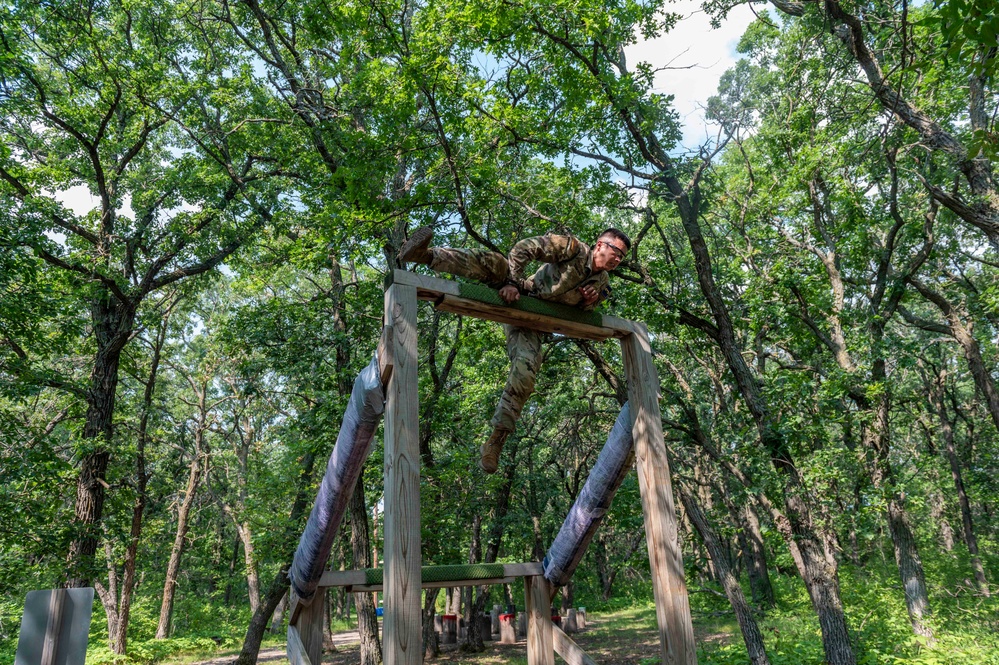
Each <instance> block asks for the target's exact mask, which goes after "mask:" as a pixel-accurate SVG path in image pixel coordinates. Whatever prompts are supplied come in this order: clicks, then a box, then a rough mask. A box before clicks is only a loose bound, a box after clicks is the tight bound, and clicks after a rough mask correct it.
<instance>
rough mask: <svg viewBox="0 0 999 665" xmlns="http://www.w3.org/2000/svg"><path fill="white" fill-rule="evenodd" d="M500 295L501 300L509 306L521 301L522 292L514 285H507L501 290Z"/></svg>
mask: <svg viewBox="0 0 999 665" xmlns="http://www.w3.org/2000/svg"><path fill="white" fill-rule="evenodd" d="M499 294H500V298H502V299H503V301H504V302H505V303H506V304H507V305H509V304H510V303H513V302H517V301H518V300H520V291H519V290H517V287H516V286H513V285H512V284H507V285H506V286H504V287H503V288H502V289H500V290H499Z"/></svg>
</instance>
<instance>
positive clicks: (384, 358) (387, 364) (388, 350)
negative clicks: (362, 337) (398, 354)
mask: <svg viewBox="0 0 999 665" xmlns="http://www.w3.org/2000/svg"><path fill="white" fill-rule="evenodd" d="M393 350H394V349H393V348H392V328H390V327H389V326H382V335H381V337H380V338H379V339H378V376H379V377H381V381H382V387H385V386H387V385H388V382H389V380H390V379H391V378H392V362H393V361H392V351H393Z"/></svg>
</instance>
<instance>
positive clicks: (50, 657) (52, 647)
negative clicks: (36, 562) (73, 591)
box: [41, 589, 66, 665]
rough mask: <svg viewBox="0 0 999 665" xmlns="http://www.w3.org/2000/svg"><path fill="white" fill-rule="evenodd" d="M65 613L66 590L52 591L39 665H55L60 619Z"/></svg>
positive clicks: (60, 627)
mask: <svg viewBox="0 0 999 665" xmlns="http://www.w3.org/2000/svg"><path fill="white" fill-rule="evenodd" d="M65 611H66V589H53V590H52V591H51V593H50V595H49V616H48V622H47V623H46V624H45V636H44V637H43V638H42V660H41V665H55V663H56V657H57V656H58V655H59V633H60V632H62V618H63V614H64V613H65Z"/></svg>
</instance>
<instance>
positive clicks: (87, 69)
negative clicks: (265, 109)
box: [0, 2, 274, 586]
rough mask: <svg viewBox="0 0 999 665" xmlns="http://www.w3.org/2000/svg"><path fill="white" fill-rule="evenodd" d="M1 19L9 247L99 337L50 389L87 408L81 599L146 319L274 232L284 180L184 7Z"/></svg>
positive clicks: (25, 13) (16, 364) (74, 556)
mask: <svg viewBox="0 0 999 665" xmlns="http://www.w3.org/2000/svg"><path fill="white" fill-rule="evenodd" d="M2 11H3V13H2V15H0V26H2V28H0V47H2V58H3V62H4V72H5V74H4V77H3V79H2V81H0V85H2V89H3V95H2V97H0V104H2V110H3V113H2V115H3V121H2V125H0V132H2V135H3V141H2V142H3V144H4V146H5V148H4V150H3V153H2V154H0V180H2V187H3V190H4V193H5V196H4V197H3V201H4V203H3V210H2V213H0V214H2V215H3V216H4V217H5V218H6V220H8V222H7V223H5V225H4V231H3V237H2V243H3V245H4V247H6V248H19V247H23V248H28V249H30V251H31V252H32V253H33V255H34V256H35V257H37V258H38V259H39V260H41V261H42V262H43V263H44V266H45V268H44V270H45V271H46V272H48V273H51V274H53V275H59V276H60V277H59V278H60V279H65V280H66V282H67V283H68V284H69V285H71V286H72V288H73V292H74V296H73V299H74V301H75V303H76V307H78V308H84V309H85V310H86V311H88V313H89V324H88V325H89V327H90V328H91V330H92V333H84V334H83V335H82V337H83V339H82V340H81V341H84V342H86V343H87V344H88V346H89V348H88V349H87V351H86V352H85V353H89V355H90V357H91V361H90V369H89V372H88V375H87V376H75V375H70V374H62V375H59V373H57V372H51V375H50V376H49V377H47V378H45V379H44V380H42V384H44V385H50V386H53V387H56V388H58V389H60V390H65V391H67V392H69V393H70V394H72V395H73V396H75V397H76V398H77V399H80V400H82V401H83V402H84V403H85V404H86V405H87V408H86V418H85V421H84V426H83V429H82V432H81V433H80V436H79V438H78V440H77V442H76V446H77V452H78V455H79V457H80V460H81V462H80V471H79V477H78V482H77V493H76V508H75V523H76V525H77V528H78V533H77V535H76V537H75V538H74V540H73V542H72V544H71V546H70V548H69V554H68V562H69V565H70V573H69V578H70V579H69V584H70V585H75V586H79V585H84V584H85V583H87V581H88V580H89V579H90V578H91V576H92V575H93V570H92V569H91V566H92V563H93V557H94V553H95V551H96V548H97V540H98V534H99V525H100V521H101V516H102V514H103V508H104V500H105V492H106V485H107V482H106V481H105V476H106V474H107V470H108V464H109V463H110V461H111V456H112V452H113V450H114V446H115V442H114V414H115V405H116V396H117V387H118V380H119V366H120V361H121V354H122V351H123V349H124V348H125V346H126V344H128V342H129V340H130V339H131V338H132V336H133V333H134V331H135V322H136V315H137V312H138V310H139V308H140V307H141V305H142V304H143V302H145V300H146V299H147V298H148V297H149V296H150V295H151V294H153V293H155V292H157V291H158V290H160V289H163V288H164V287H166V286H168V285H170V284H173V283H174V282H177V281H179V280H182V279H185V278H187V277H191V276H195V275H199V274H202V273H206V272H208V271H210V270H212V269H214V268H215V267H217V266H218V265H219V264H220V263H222V262H223V261H225V260H226V259H227V258H228V257H230V256H231V255H232V254H233V253H234V252H235V251H236V250H237V249H238V248H239V247H240V246H241V245H242V244H243V243H245V242H246V241H247V240H248V239H249V238H251V237H252V236H253V234H254V233H255V232H256V231H257V230H258V229H260V228H261V227H262V226H263V225H264V224H265V223H266V222H268V220H269V219H270V218H271V208H272V207H273V205H274V201H273V200H268V199H269V195H268V194H267V191H266V187H267V179H268V177H269V176H270V175H271V174H269V173H268V172H267V171H268V169H267V167H266V165H261V164H260V163H259V161H258V159H257V157H256V156H255V155H254V151H253V148H252V147H251V146H252V144H253V138H251V137H252V135H253V134H254V133H255V132H254V130H255V129H256V125H253V124H246V123H242V122H238V121H236V120H235V118H238V117H246V116H253V115H256V114H255V113H253V112H252V111H251V110H250V108H252V107H253V106H254V105H256V104H258V103H259V100H258V99H254V98H252V97H250V100H249V102H248V103H247V105H248V107H249V108H245V109H242V110H240V109H237V108H235V107H234V106H233V104H232V102H233V101H234V100H235V99H236V96H233V97H230V96H229V94H228V93H230V92H235V90H239V89H243V90H245V89H246V86H247V84H248V83H249V77H248V76H247V75H246V71H247V70H244V72H243V74H244V75H243V76H242V77H235V78H231V77H226V76H225V71H224V67H226V66H228V65H230V64H232V63H230V62H228V61H224V60H222V59H220V58H216V57H212V55H213V54H211V53H207V54H204V55H205V57H203V58H201V59H199V58H195V57H192V56H193V55H194V53H193V52H192V51H191V50H190V49H191V46H192V41H191V39H190V38H191V36H192V35H191V33H190V32H188V31H187V30H186V29H185V28H186V24H185V22H184V21H183V20H180V17H179V16H178V14H177V12H179V11H180V8H179V7H177V6H174V5H169V4H167V5H163V4H160V5H156V6H145V7H137V8H133V7H129V6H124V5H122V4H120V3H118V2H112V3H105V4H102V5H100V6H97V7H89V6H85V5H78V4H75V3H68V4H60V5H37V6H35V5H24V4H19V5H14V6H11V7H5V8H4V9H3V10H2ZM195 52H196V51H195ZM193 74H197V77H196V79H195V81H194V82H191V81H190V78H189V77H190V76H191V75H193ZM223 104H224V105H225V106H226V107H227V108H226V109H225V112H224V113H222V112H220V111H219V108H220V106H221V105H223ZM220 118H231V120H227V121H222V120H220ZM220 125H221V126H220ZM182 128H183V129H186V130H187V133H186V134H185V133H182V131H181V130H182ZM219 129H222V130H223V131H224V133H222V134H219V133H217V130H219ZM231 130H234V131H231ZM201 132H204V135H205V137H207V136H214V137H217V138H216V139H215V144H214V145H213V144H212V143H211V140H209V139H208V138H199V133H201ZM261 167H263V168H261ZM71 186H82V187H84V188H86V190H87V191H89V192H91V193H92V194H93V195H94V196H95V197H96V199H97V201H98V205H97V208H96V209H95V210H93V211H91V212H89V213H87V214H84V215H77V214H74V213H73V212H71V211H70V210H68V209H67V208H66V207H65V206H63V205H62V204H61V203H60V202H59V197H58V196H57V194H56V193H58V192H63V191H65V190H66V189H68V188H69V187H71ZM129 209H130V210H129ZM15 229H16V230H15ZM79 311H80V310H79V309H75V308H74V309H73V310H71V311H70V312H69V315H70V316H74V315H76V314H77V312H79ZM48 314H49V315H50V316H51V315H52V314H56V313H54V312H53V313H48ZM22 342H24V343H22ZM26 342H27V340H20V341H19V340H18V339H16V338H14V337H8V338H7V340H6V345H5V346H6V350H7V352H8V353H12V354H13V355H14V356H16V361H12V362H11V364H10V366H11V367H13V368H15V369H16V370H17V371H18V373H19V376H20V377H21V378H22V380H25V381H27V382H29V383H30V382H32V381H34V380H35V379H34V377H36V376H38V372H39V370H38V369H35V368H36V367H44V366H45V365H47V364H48V365H49V366H50V367H51V360H50V359H49V358H47V357H46V356H45V353H44V348H42V347H38V346H35V347H32V346H27V345H26ZM53 369H54V368H53Z"/></svg>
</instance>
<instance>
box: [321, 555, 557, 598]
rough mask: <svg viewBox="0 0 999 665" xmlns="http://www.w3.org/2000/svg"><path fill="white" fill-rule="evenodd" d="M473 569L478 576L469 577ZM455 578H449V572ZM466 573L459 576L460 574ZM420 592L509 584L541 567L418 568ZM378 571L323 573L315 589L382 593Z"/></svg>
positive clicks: (535, 563)
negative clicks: (333, 588) (330, 588)
mask: <svg viewBox="0 0 999 665" xmlns="http://www.w3.org/2000/svg"><path fill="white" fill-rule="evenodd" d="M475 569H479V570H481V571H482V576H475V575H469V574H467V573H468V572H471V571H473V570H475ZM452 571H453V572H454V573H456V574H457V575H455V576H453V577H451V576H449V575H448V573H449V572H452ZM463 572H464V573H466V574H464V575H462V574H461V573H463ZM421 573H422V583H421V584H420V586H421V587H422V588H424V589H437V588H443V587H462V586H479V585H488V584H511V583H512V582H514V581H515V580H516V579H517V578H519V577H526V576H532V575H540V574H541V573H542V565H541V564H540V563H537V562H533V563H503V564H491V565H488V566H424V567H423V568H422V569H421ZM383 586H384V585H383V583H382V571H381V570H380V569H368V570H327V571H326V572H325V573H323V576H322V578H321V579H320V580H319V588H326V587H344V589H346V590H347V591H348V592H351V593H356V592H362V591H382V590H383Z"/></svg>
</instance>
